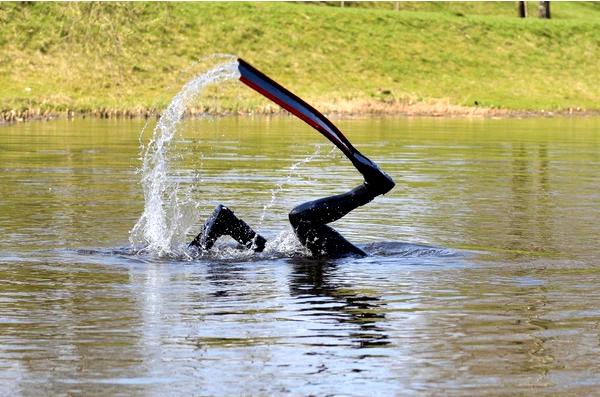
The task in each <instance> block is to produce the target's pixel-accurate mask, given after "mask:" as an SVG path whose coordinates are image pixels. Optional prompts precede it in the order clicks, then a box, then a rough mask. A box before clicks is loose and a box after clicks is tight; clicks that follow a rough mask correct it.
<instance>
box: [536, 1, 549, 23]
mask: <svg viewBox="0 0 600 397" xmlns="http://www.w3.org/2000/svg"><path fill="white" fill-rule="evenodd" d="M539 11H540V18H544V19H550V2H549V1H540V7H539Z"/></svg>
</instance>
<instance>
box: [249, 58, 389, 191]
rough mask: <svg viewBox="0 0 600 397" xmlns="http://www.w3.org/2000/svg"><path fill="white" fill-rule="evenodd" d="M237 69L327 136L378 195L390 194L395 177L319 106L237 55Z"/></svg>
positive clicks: (256, 89)
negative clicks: (375, 189) (357, 148)
mask: <svg viewBox="0 0 600 397" xmlns="http://www.w3.org/2000/svg"><path fill="white" fill-rule="evenodd" d="M238 69H239V72H240V81H241V82H242V83H244V84H246V85H247V86H248V87H250V88H252V89H253V90H255V91H257V92H258V93H260V94H262V95H264V96H265V97H267V98H269V99H270V100H272V101H273V102H275V103H276V104H278V105H279V106H281V107H282V108H284V109H285V110H287V111H288V112H290V113H292V114H293V115H295V116H296V117H298V118H299V119H301V120H303V121H304V122H305V123H307V124H308V125H310V126H311V127H313V128H314V129H316V130H317V131H319V132H320V133H321V134H323V135H325V137H326V138H327V139H329V140H330V141H331V142H332V143H333V144H334V145H335V146H337V147H338V148H339V149H340V150H341V151H342V153H344V154H345V155H346V157H348V159H349V160H350V161H351V162H352V164H353V165H354V166H355V167H356V169H357V170H358V171H359V172H360V173H361V174H362V175H363V176H364V178H365V181H366V182H367V184H370V185H371V186H377V190H378V191H380V193H379V194H384V193H387V192H388V191H390V190H391V189H392V188H393V187H394V185H395V183H394V181H393V180H392V178H390V176H389V175H387V174H386V173H384V172H383V171H381V170H380V169H379V167H378V166H377V165H376V164H375V163H374V162H373V161H371V160H369V159H368V158H367V157H365V156H363V155H362V154H361V153H360V152H359V151H358V150H356V148H355V147H354V146H352V144H351V143H350V141H349V140H348V139H347V138H346V137H345V136H344V134H342V132H341V131H340V130H339V129H338V128H337V127H336V126H335V125H334V124H333V123H332V122H331V121H329V119H327V118H326V117H325V116H323V114H321V113H320V112H319V111H318V110H317V109H315V108H313V107H312V106H310V105H309V104H308V103H306V102H305V101H304V100H302V99H301V98H300V97H298V96H297V95H295V94H293V93H292V92H290V91H289V90H287V89H286V88H285V87H283V86H282V85H281V84H279V83H277V82H276V81H274V80H273V79H271V78H270V77H268V76H267V75H265V74H264V73H262V72H261V71H259V70H258V69H256V68H255V67H253V66H252V65H250V64H249V63H248V62H246V61H244V60H243V59H241V58H238Z"/></svg>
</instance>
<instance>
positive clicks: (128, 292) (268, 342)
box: [0, 117, 600, 396]
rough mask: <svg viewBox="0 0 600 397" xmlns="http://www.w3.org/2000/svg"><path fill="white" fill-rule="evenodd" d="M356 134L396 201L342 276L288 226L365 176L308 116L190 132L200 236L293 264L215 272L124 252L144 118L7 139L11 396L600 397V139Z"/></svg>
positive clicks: (356, 236)
mask: <svg viewBox="0 0 600 397" xmlns="http://www.w3.org/2000/svg"><path fill="white" fill-rule="evenodd" d="M339 125H340V127H341V128H342V130H343V131H345V132H346V133H347V135H348V136H349V137H350V138H351V139H352V141H353V142H355V143H356V146H357V147H359V148H361V150H363V151H364V152H365V153H366V154H368V155H371V156H372V157H373V158H374V159H375V160H377V161H378V162H379V163H380V164H381V165H382V167H383V168H384V169H385V170H386V171H389V172H390V174H392V175H393V176H394V177H395V179H396V180H397V182H398V185H397V188H396V189H395V190H394V191H392V192H391V193H390V194H389V195H386V196H385V197H382V198H378V199H376V200H375V201H374V202H373V203H370V204H369V205H368V206H365V207H362V208H360V209H358V210H357V211H355V212H353V213H352V214H350V215H349V216H347V217H345V218H344V219H342V220H340V221H338V222H336V225H335V226H336V228H337V229H338V230H340V232H342V233H343V234H344V235H345V236H347V237H348V238H349V239H350V240H351V241H353V242H356V243H357V244H359V245H361V247H363V248H364V249H365V250H367V251H368V252H370V253H371V254H372V255H371V256H369V257H367V258H360V259H352V258H349V259H343V260H338V261H317V260H312V259H310V258H306V257H302V256H298V255H296V254H294V253H295V252H296V251H297V248H298V246H297V243H295V242H294V241H293V239H290V236H292V234H291V231H290V229H289V226H288V224H287V212H288V211H289V210H290V209H291V208H292V207H294V206H295V205H296V204H298V203H300V202H303V201H305V200H307V199H312V198H317V197H321V196H324V195H326V194H334V193H339V192H343V191H346V190H348V189H349V188H350V187H352V186H355V185H357V184H358V183H359V182H360V178H359V176H358V175H357V173H356V172H355V171H354V170H353V169H352V167H351V165H350V164H349V163H348V161H347V160H345V159H344V158H343V157H341V156H340V155H339V154H338V153H337V152H336V151H333V152H332V151H330V146H329V144H328V143H327V142H325V141H324V139H323V138H322V137H321V136H320V135H318V134H316V133H315V132H313V131H311V130H310V129H309V128H308V127H305V126H304V125H302V124H301V123H300V122H297V121H296V120H293V119H290V118H286V117H278V118H256V119H248V118H231V119H229V118H225V119H214V120H205V121H188V122H186V123H184V127H185V128H184V130H183V131H182V135H181V136H180V137H179V138H178V140H177V142H174V144H173V145H174V150H175V151H176V153H178V155H177V156H175V157H174V158H173V163H172V164H171V166H172V169H173V170H174V173H173V175H172V176H171V178H173V180H174V181H177V182H178V183H179V184H180V185H181V186H182V190H181V191H182V192H185V194H188V195H190V196H187V197H185V199H186V200H187V199H190V200H191V202H194V203H195V205H194V206H193V207H191V208H189V209H187V210H186V211H187V212H186V213H187V214H188V215H187V216H190V217H193V218H194V219H193V220H194V221H195V222H196V223H197V224H198V225H199V224H200V222H201V220H202V219H204V218H205V217H206V215H207V214H208V213H209V212H210V211H211V209H212V207H213V206H214V205H215V204H217V203H219V202H223V203H224V204H227V205H229V206H231V207H232V208H233V209H234V210H235V211H236V214H238V215H240V216H241V217H242V218H244V219H246V220H247V221H248V222H249V223H250V224H252V225H254V226H256V227H257V229H259V230H260V231H261V232H262V233H263V234H264V235H265V236H267V237H268V238H269V239H270V241H271V244H272V245H271V249H270V251H268V252H266V253H264V254H261V255H251V256H244V255H242V254H239V253H237V251H236V250H235V248H232V247H231V245H232V243H231V242H230V241H224V242H223V244H224V245H222V246H221V249H222V251H221V252H220V253H219V254H218V255H212V256H207V257H203V258H201V259H197V260H190V258H187V257H185V256H181V257H172V258H168V257H164V258H157V257H154V256H152V255H147V254H140V255H133V254H132V251H131V250H130V249H129V248H128V246H127V245H128V238H129V230H130V229H131V228H132V226H133V225H134V224H135V222H136V220H137V219H138V217H139V215H140V213H141V211H142V209H143V202H142V201H143V198H142V194H141V190H140V186H139V174H137V173H136V169H137V168H138V167H139V166H140V160H139V149H138V134H139V131H140V130H141V126H142V123H141V122H137V121H119V122H115V121H97V120H96V121H75V122H67V121H58V122H49V123H28V124H21V125H15V126H10V127H2V128H0V171H1V173H0V395H15V394H22V395H39V394H50V395H71V394H84V395H114V394H127V395H143V396H146V395H157V396H158V395H165V394H167V393H168V394H176V395H179V394H181V395H189V394H198V395H224V394H228V395H239V394H244V395H248V394H249V395H267V394H268V395H270V394H285V393H290V394H293V395H327V394H339V395H371V394H381V395H457V396H458V395H494V396H495V395H498V394H506V395H536V396H537V395H557V394H560V395H573V396H575V395H593V394H596V393H597V390H598V388H599V387H600V374H599V373H598V372H599V371H598V368H600V358H599V357H600V293H598V288H597V286H598V285H599V284H600V270H599V269H600V267H598V258H599V257H600V250H599V248H598V245H597V236H598V235H600V226H599V224H600V195H599V194H598V186H599V181H600V180H599V178H600V177H599V175H600V150H599V145H600V144H599V137H598V132H597V131H598V127H599V126H600V120H598V119H594V118H589V119H544V120H534V119H530V120H466V121H465V120H429V119H415V120H411V119H399V120H393V119H381V120H380V119H370V120H340V121H339ZM316 145H320V146H316ZM308 158H310V159H309V160H310V161H308V160H307V159H308ZM305 160H306V161H305ZM294 164H298V166H296V167H292V165H294ZM332 176H333V177H332ZM264 208H266V211H263V209H264ZM195 232H197V230H191V231H190V236H188V238H191V237H192V235H193V233H195ZM123 247H124V248H123Z"/></svg>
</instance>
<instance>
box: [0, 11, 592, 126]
mask: <svg viewBox="0 0 600 397" xmlns="http://www.w3.org/2000/svg"><path fill="white" fill-rule="evenodd" d="M552 5H553V10H552V11H553V16H554V18H553V19H552V20H540V19H537V18H528V19H519V18H516V17H515V16H514V13H515V12H514V4H513V3H489V4H487V5H486V4H479V3H468V4H460V3H453V4H450V5H444V4H441V5H440V4H431V3H425V4H415V3H402V7H401V8H402V10H401V11H394V10H393V9H391V4H388V5H386V4H385V3H384V4H379V5H375V6H376V8H368V7H366V8H365V6H364V5H363V6H362V8H357V7H345V8H340V7H327V6H317V5H312V4H298V3H295V4H291V3H199V4H198V3H102V4H100V3H33V4H26V3H0V86H1V87H2V90H1V91H0V109H1V110H2V114H3V116H2V117H3V118H5V119H6V118H11V117H12V118H15V117H19V116H25V117H30V116H32V115H33V116H35V115H41V116H43V115H49V114H52V113H57V112H72V113H73V112H74V113H80V112H88V113H95V114H97V115H100V116H110V115H117V114H121V115H137V114H142V115H143V114H145V113H146V112H148V111H149V110H152V109H161V108H163V107H164V106H165V105H166V104H167V103H168V100H169V99H170V97H171V96H172V95H173V94H174V93H175V92H176V91H177V89H178V88H179V87H180V85H181V84H182V83H183V82H184V81H185V79H186V78H187V77H189V76H190V74H191V73H192V72H194V71H198V70H201V69H202V67H203V65H196V66H195V67H191V68H190V65H191V64H192V63H193V62H194V61H196V60H198V59H200V58H203V57H205V56H207V55H210V54H213V53H230V54H236V55H239V56H241V57H243V58H245V59H246V60H248V61H250V62H251V63H253V64H255V65H256V66H258V67H259V68H261V69H263V70H264V71H265V72H267V73H268V74H270V75H272V76H273V77H275V78H276V79H277V80H278V81H280V82H282V83H283V84H284V85H286V86H289V87H290V88H293V89H294V91H296V92H297V93H298V94H299V95H300V96H302V97H305V98H307V99H308V100H309V101H310V102H313V103H315V104H316V105H317V106H319V107H322V108H324V109H326V110H328V111H340V112H370V111H372V112H408V113H410V112H411V111H413V112H417V113H428V112H429V113H441V114H443V113H459V114H460V113H476V114H482V113H487V112H490V110H489V109H493V110H492V111H493V112H496V113H505V112H511V111H534V112H537V111H541V110H545V111H570V110H572V109H575V110H598V109H600V84H598V78H599V77H600V72H598V59H600V4H593V3H552ZM384 6H385V7H384ZM388 6H390V9H386V7H388ZM509 10H510V13H509V12H508V11H509ZM186 68H188V70H187V72H182V70H184V69H186ZM194 108H195V109H196V110H197V111H207V110H208V111H214V112H227V111H243V112H245V111H265V110H267V111H268V110H269V109H271V108H270V107H268V103H267V102H266V101H265V100H263V99H262V98H260V97H258V95H257V94H255V93H253V92H251V91H250V90H248V89H245V88H243V87H241V86H240V85H239V84H237V85H235V84H230V85H226V86H223V87H216V88H213V89H212V90H211V91H210V92H209V93H208V95H206V96H204V97H202V98H201V99H200V101H199V102H198V103H196V104H194Z"/></svg>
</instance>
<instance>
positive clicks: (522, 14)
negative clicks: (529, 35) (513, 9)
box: [518, 1, 527, 18]
mask: <svg viewBox="0 0 600 397" xmlns="http://www.w3.org/2000/svg"><path fill="white" fill-rule="evenodd" d="M518 3H519V18H527V2H526V1H519V2H518Z"/></svg>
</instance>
